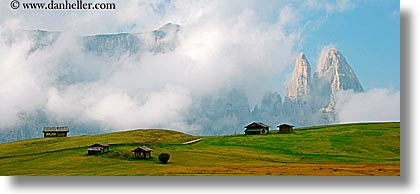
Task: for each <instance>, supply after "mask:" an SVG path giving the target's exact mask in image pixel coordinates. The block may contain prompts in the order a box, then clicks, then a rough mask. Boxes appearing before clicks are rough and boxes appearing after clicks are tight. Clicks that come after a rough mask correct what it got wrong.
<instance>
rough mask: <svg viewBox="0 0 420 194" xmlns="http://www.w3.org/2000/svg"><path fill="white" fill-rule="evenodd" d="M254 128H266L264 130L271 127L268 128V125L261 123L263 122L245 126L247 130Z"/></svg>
mask: <svg viewBox="0 0 420 194" xmlns="http://www.w3.org/2000/svg"><path fill="white" fill-rule="evenodd" d="M253 127H264V128H265V127H267V128H268V127H270V126H268V125H266V124H264V123H261V122H253V123H251V124H249V125H247V126H245V128H253Z"/></svg>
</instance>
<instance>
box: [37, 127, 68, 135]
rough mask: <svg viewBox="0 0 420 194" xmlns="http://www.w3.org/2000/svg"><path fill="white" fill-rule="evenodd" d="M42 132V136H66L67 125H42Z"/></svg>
mask: <svg viewBox="0 0 420 194" xmlns="http://www.w3.org/2000/svg"><path fill="white" fill-rule="evenodd" d="M42 132H43V133H44V137H67V133H68V132H69V127H67V126H63V127H59V126H56V127H43V128H42Z"/></svg>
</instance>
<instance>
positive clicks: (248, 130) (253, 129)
mask: <svg viewBox="0 0 420 194" xmlns="http://www.w3.org/2000/svg"><path fill="white" fill-rule="evenodd" d="M263 130H264V129H263V128H247V129H245V132H253V131H257V132H261V131H263Z"/></svg>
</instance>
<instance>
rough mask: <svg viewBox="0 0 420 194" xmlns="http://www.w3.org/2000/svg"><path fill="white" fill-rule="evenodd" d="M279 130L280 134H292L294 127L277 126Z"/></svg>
mask: <svg viewBox="0 0 420 194" xmlns="http://www.w3.org/2000/svg"><path fill="white" fill-rule="evenodd" d="M277 127H278V128H279V132H280V133H291V132H293V127H294V126H292V125H288V124H281V125H278V126H277Z"/></svg>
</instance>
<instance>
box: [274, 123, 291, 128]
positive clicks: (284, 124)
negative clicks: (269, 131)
mask: <svg viewBox="0 0 420 194" xmlns="http://www.w3.org/2000/svg"><path fill="white" fill-rule="evenodd" d="M281 126H287V127H294V126H293V125H289V124H286V123H283V124H281V125H277V127H281Z"/></svg>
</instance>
